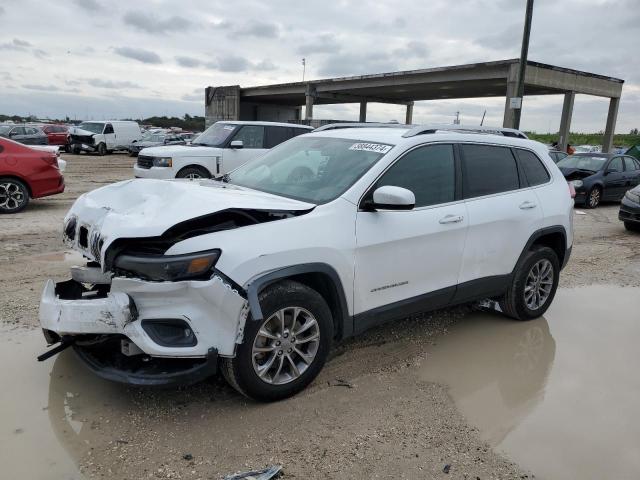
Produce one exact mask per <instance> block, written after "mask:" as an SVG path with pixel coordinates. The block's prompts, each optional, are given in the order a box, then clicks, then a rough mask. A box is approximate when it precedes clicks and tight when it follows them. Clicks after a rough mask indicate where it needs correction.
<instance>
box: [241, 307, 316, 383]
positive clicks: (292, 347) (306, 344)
mask: <svg viewBox="0 0 640 480" xmlns="http://www.w3.org/2000/svg"><path fill="white" fill-rule="evenodd" d="M319 346H320V327H319V325H318V321H317V320H316V318H315V317H314V316H313V315H312V314H311V312H309V311H308V310H305V309H304V308H301V307H286V308H283V309H280V310H278V311H277V312H275V313H274V314H272V315H271V316H270V317H269V318H268V319H267V320H265V321H264V323H263V324H262V325H261V327H260V329H259V330H258V333H257V334H256V338H255V340H254V342H253V348H252V351H251V358H252V362H253V369H254V371H255V373H256V375H258V378H260V379H261V380H262V381H264V382H266V383H269V384H272V385H284V384H286V383H289V382H292V381H294V380H296V379H297V378H299V377H300V376H301V375H302V374H304V372H305V371H306V370H307V369H308V368H309V366H310V365H311V364H312V363H313V361H314V359H315V357H316V354H317V352H318V347H319Z"/></svg>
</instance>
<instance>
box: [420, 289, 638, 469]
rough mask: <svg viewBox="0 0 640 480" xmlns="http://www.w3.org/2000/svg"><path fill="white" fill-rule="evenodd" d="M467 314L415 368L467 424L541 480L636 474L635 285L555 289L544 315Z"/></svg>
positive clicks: (636, 333)
mask: <svg viewBox="0 0 640 480" xmlns="http://www.w3.org/2000/svg"><path fill="white" fill-rule="evenodd" d="M545 317H546V319H544V318H541V319H538V320H534V321H531V322H510V321H509V320H505V319H503V318H502V317H500V316H498V315H493V314H478V315H470V316H468V317H467V318H465V319H464V320H463V321H462V322H460V323H459V324H456V325H454V326H453V327H452V328H451V330H450V333H449V335H447V336H446V337H444V338H441V339H439V340H438V344H437V345H436V346H435V347H433V348H432V349H430V351H429V353H430V355H429V356H428V357H427V360H426V361H425V362H424V363H423V366H422V367H421V368H420V376H421V377H422V378H423V379H426V380H431V381H437V382H440V383H445V384H447V385H449V386H450V392H451V395H452V397H453V398H454V400H455V401H456V404H457V405H458V408H459V409H460V410H461V411H462V413H463V414H464V415H465V416H466V418H467V420H468V421H469V422H470V423H471V424H473V425H474V426H476V427H478V428H479V429H480V432H481V435H482V436H483V438H485V439H486V440H487V441H488V442H489V443H491V444H492V445H494V446H495V447H496V448H497V450H499V451H502V452H504V453H505V454H506V455H507V456H508V457H510V458H511V459H512V460H514V461H515V462H516V463H518V464H520V465H521V466H522V467H524V468H526V469H529V470H531V471H532V472H534V473H535V474H536V477H538V478H553V479H575V478H593V479H602V478H637V474H638V472H640V409H639V408H638V399H639V398H640V376H639V375H638V374H637V366H638V365H640V349H638V348H637V341H638V338H640V289H638V288H622V287H604V286H593V287H582V288H579V289H570V290H559V291H558V293H557V295H556V298H555V300H554V303H553V305H552V306H551V308H550V309H549V311H548V312H547V314H546V315H545Z"/></svg>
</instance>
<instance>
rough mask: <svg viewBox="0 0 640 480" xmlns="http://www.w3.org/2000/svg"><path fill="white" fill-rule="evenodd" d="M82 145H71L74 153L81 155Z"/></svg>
mask: <svg viewBox="0 0 640 480" xmlns="http://www.w3.org/2000/svg"><path fill="white" fill-rule="evenodd" d="M80 152H81V150H80V147H79V146H77V145H74V146H73V147H71V153H73V154H74V155H80Z"/></svg>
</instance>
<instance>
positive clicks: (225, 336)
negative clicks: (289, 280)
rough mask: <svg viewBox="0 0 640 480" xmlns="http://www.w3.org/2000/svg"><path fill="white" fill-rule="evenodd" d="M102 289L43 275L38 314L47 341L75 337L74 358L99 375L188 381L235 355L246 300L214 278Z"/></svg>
mask: <svg viewBox="0 0 640 480" xmlns="http://www.w3.org/2000/svg"><path fill="white" fill-rule="evenodd" d="M101 287H102V290H100V288H98V289H96V290H91V291H87V290H86V289H84V288H83V287H82V284H81V283H79V282H76V281H75V280H69V281H67V282H61V283H58V284H55V283H54V282H53V280H48V281H47V283H46V285H45V288H44V290H43V292H42V297H41V300H40V314H39V317H40V324H41V326H42V328H43V330H44V333H45V337H46V338H47V339H48V341H49V343H51V339H55V338H62V337H64V338H67V339H69V338H71V339H73V340H74V342H75V343H74V349H75V350H76V352H77V353H78V354H79V356H80V357H81V358H82V359H83V360H84V361H85V363H86V364H87V365H88V366H89V367H90V368H91V369H92V370H94V371H95V372H96V373H97V374H98V375H100V376H102V377H104V378H108V379H110V380H116V381H121V382H126V383H132V384H138V385H167V384H175V383H194V382H195V381H198V380H199V379H201V378H204V377H205V376H209V375H211V374H213V373H215V368H216V364H217V357H218V355H220V356H225V357H232V356H234V355H235V347H236V345H237V343H239V342H241V341H242V332H243V329H244V323H245V320H246V317H247V313H248V304H247V300H246V299H245V298H244V296H243V292H238V291H237V290H234V289H233V288H232V287H231V286H229V285H228V284H227V283H225V281H224V280H223V279H222V278H221V277H219V276H217V275H214V276H213V278H211V279H210V280H206V281H181V282H147V281H143V280H138V279H129V278H120V277H116V278H114V279H113V281H112V283H111V285H110V286H109V285H102V286H101ZM106 290H108V292H107V291H106ZM158 325H159V326H160V327H159V328H158ZM167 327H168V328H167ZM180 329H183V330H180ZM176 331H177V332H178V333H180V332H181V331H184V332H185V334H184V336H182V337H181V336H180V334H178V335H176V334H175V332H176ZM163 332H165V333H166V332H169V333H168V334H166V335H165V333H163ZM185 338H188V340H189V341H185Z"/></svg>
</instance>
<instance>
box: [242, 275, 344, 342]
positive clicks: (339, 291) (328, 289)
mask: <svg viewBox="0 0 640 480" xmlns="http://www.w3.org/2000/svg"><path fill="white" fill-rule="evenodd" d="M282 280H293V281H296V282H299V283H302V284H303V285H306V286H308V287H309V288H312V289H314V290H315V291H317V292H318V293H319V294H320V295H321V296H322V297H323V298H324V300H325V301H326V302H327V305H328V306H329V309H330V310H331V315H332V317H333V323H334V335H335V338H336V339H343V338H346V337H349V336H351V335H352V334H353V321H352V318H351V315H349V308H348V305H347V298H346V295H345V292H344V288H343V286H342V281H341V280H340V277H339V275H338V273H337V272H336V270H335V269H334V268H333V267H331V266H330V265H327V264H326V263H305V264H301V265H292V266H289V267H285V268H281V269H278V270H275V271H272V272H269V273H265V274H263V275H261V276H259V277H257V278H254V279H252V280H251V281H250V282H249V283H248V284H247V287H246V292H247V301H248V302H249V309H250V311H251V318H252V320H255V321H260V320H263V315H262V309H261V307H260V301H259V295H260V293H261V292H262V291H263V290H264V289H265V288H267V287H268V286H269V285H272V284H274V283H277V282H279V281H282Z"/></svg>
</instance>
